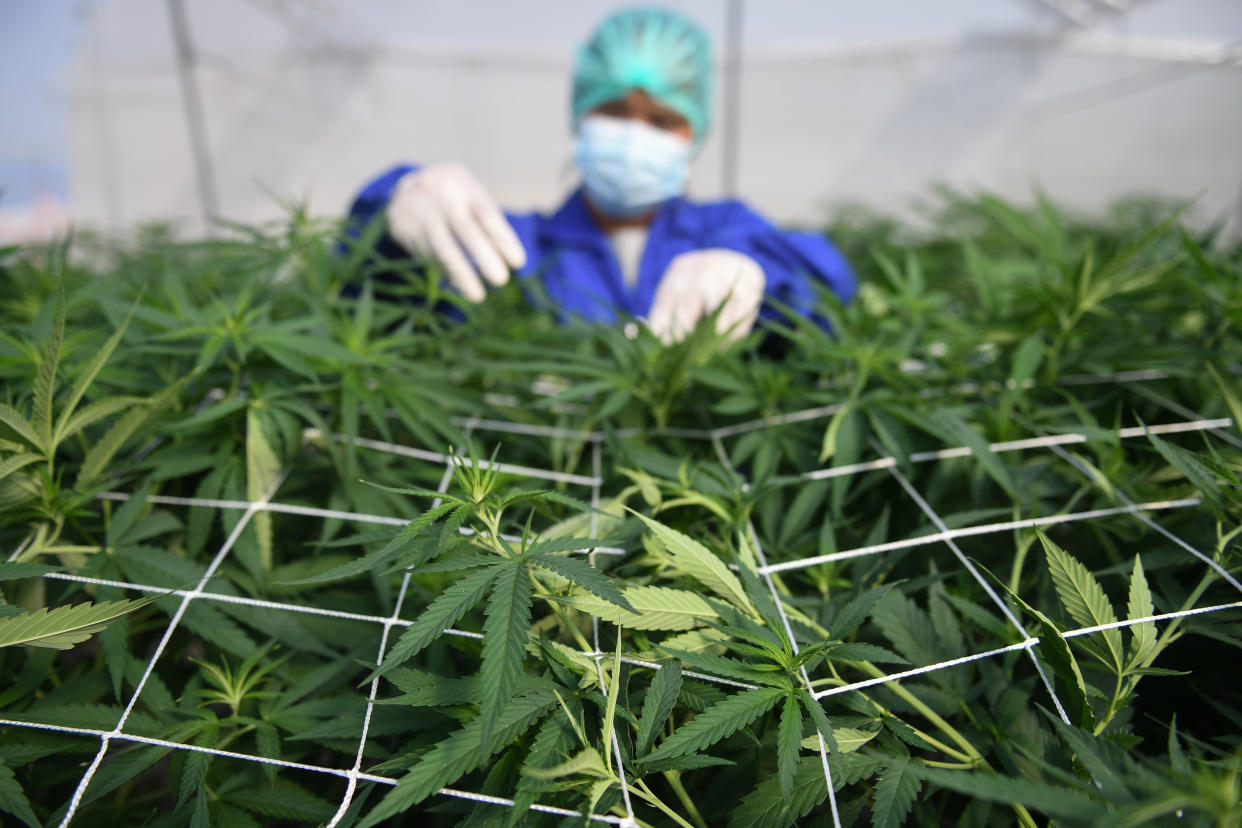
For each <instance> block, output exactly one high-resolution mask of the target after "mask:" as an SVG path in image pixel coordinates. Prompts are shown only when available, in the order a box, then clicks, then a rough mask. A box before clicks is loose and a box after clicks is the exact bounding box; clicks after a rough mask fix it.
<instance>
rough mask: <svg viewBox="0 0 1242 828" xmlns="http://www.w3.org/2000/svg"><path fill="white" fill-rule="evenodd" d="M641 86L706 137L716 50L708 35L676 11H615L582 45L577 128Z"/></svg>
mask: <svg viewBox="0 0 1242 828" xmlns="http://www.w3.org/2000/svg"><path fill="white" fill-rule="evenodd" d="M631 89H641V90H643V91H644V92H646V93H647V94H648V95H650V96H651V97H652V98H655V99H656V100H657V101H659V102H660V103H661V104H663V105H664V106H667V107H668V108H670V109H673V110H676V111H677V112H680V113H681V114H682V115H683V116H684V117H685V119H686V120H687V121H689V122H690V128H691V129H692V130H693V131H694V140H695V141H696V142H699V141H702V140H703V136H704V135H705V134H706V133H707V125H708V122H709V121H710V120H711V117H710V116H711V91H712V50H711V43H710V42H709V41H708V39H707V34H706V33H705V32H704V31H703V30H702V29H700V28H699V27H698V26H696V25H695V24H694V23H692V22H690V21H689V20H687V19H686V18H684V17H682V16H681V15H680V14H677V13H676V12H673V11H669V10H668V9H662V8H659V7H656V6H640V7H637V8H632V9H625V10H623V11H619V12H615V13H614V14H611V15H609V16H608V17H607V18H605V19H604V22H603V23H600V24H599V28H598V29H596V30H595V34H594V35H593V36H592V37H591V39H590V41H588V42H587V43H586V44H585V45H584V46H582V47H581V48H579V49H578V63H577V66H576V67H575V69H574V91H573V116H574V127H575V128H576V127H577V126H578V122H579V121H581V120H582V117H583V116H584V115H586V113H587V112H590V111H591V110H592V109H594V108H595V107H597V106H600V105H601V104H605V103H607V102H608V101H612V100H616V99H617V98H622V97H624V96H625V95H626V93H628V92H629V91H630V90H631Z"/></svg>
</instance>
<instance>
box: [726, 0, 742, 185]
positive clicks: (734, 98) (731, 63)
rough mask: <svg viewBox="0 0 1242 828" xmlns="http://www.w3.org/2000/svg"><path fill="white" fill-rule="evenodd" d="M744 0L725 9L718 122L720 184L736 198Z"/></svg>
mask: <svg viewBox="0 0 1242 828" xmlns="http://www.w3.org/2000/svg"><path fill="white" fill-rule="evenodd" d="M742 4H743V0H729V2H728V5H727V6H726V7H725V65H724V89H723V92H724V106H723V110H724V111H723V113H722V115H723V117H722V118H721V119H720V120H721V129H720V137H721V151H720V163H721V170H720V185H721V189H722V190H723V192H724V194H725V195H727V196H732V195H737V178H738V129H739V126H740V124H741V118H742V113H741V97H742V94H741V93H742V89H741V87H742V14H743V11H744V9H743V7H742Z"/></svg>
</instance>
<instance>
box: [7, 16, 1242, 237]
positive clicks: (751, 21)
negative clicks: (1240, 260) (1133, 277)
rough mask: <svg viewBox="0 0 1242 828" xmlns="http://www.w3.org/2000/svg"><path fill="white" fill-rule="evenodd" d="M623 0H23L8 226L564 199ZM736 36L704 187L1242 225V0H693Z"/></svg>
mask: <svg viewBox="0 0 1242 828" xmlns="http://www.w3.org/2000/svg"><path fill="white" fill-rule="evenodd" d="M619 5H622V4H618V3H615V2H595V0H580V1H579V2H573V3H569V2H563V0H522V1H521V2H511V1H510V2H505V1H504V0H351V1H350V2H345V0H39V2H35V0H0V10H2V11H0V66H2V67H3V71H2V72H0V111H3V112H4V114H5V117H4V126H3V129H0V189H2V190H3V192H2V193H0V241H13V240H24V239H33V238H40V237H45V236H47V235H49V234H55V233H60V232H63V231H64V229H65V228H66V227H67V226H69V225H70V224H73V225H77V226H82V227H88V228H91V229H94V230H100V231H105V232H127V231H129V230H132V229H133V228H135V227H136V226H137V225H139V224H140V223H143V222H149V221H162V222H171V223H173V224H175V225H176V226H177V227H178V228H180V229H181V230H182V231H183V232H185V233H187V234H194V233H201V232H204V231H205V230H206V229H207V227H208V226H209V222H208V221H207V218H206V217H208V216H219V217H222V218H225V219H228V220H236V221H243V222H256V221H264V220H268V219H278V218H280V217H281V216H283V215H285V214H286V213H287V210H288V205H289V204H291V203H306V204H308V205H309V207H310V209H311V212H312V213H313V214H315V215H321V216H336V215H340V214H341V213H343V211H344V210H345V209H346V207H347V205H348V203H349V201H350V199H351V196H352V195H353V193H354V192H355V191H356V190H357V189H358V188H359V187H360V186H361V185H362V184H363V183H364V182H365V181H366V180H367V179H368V178H369V177H371V176H372V175H374V174H376V173H377V172H379V171H381V170H382V169H384V168H385V167H387V166H390V165H391V164H393V163H395V162H397V161H401V160H408V161H414V162H432V161H447V160H457V161H461V162H464V163H465V164H466V165H468V166H469V167H471V168H472V169H473V170H474V171H475V172H476V174H477V175H478V176H479V177H480V178H481V179H482V181H483V182H484V183H485V184H486V185H487V186H489V187H490V189H491V190H492V192H493V193H494V194H495V196H496V197H497V199H498V200H499V201H500V202H501V203H502V204H503V205H504V206H506V207H508V208H512V209H519V210H522V209H538V210H550V209H552V208H554V207H555V206H556V205H557V204H558V203H559V201H560V200H561V199H562V198H563V196H564V195H565V194H566V193H567V192H568V191H569V190H570V189H572V187H573V186H574V184H575V180H574V176H573V173H572V170H571V167H570V162H569V151H570V136H569V107H568V100H569V83H570V74H571V67H572V61H573V50H574V48H575V47H576V45H577V44H579V43H581V42H582V41H584V40H585V39H586V38H587V36H588V35H589V33H590V31H591V29H592V28H593V27H594V25H595V24H596V23H597V22H598V21H599V20H600V18H602V17H603V16H604V14H606V13H607V12H608V11H610V10H612V9H614V8H617V7H618V6H619ZM667 5H669V6H671V7H673V8H677V9H679V10H681V11H682V12H684V13H686V14H687V15H689V16H691V17H693V18H694V19H695V20H697V21H698V22H699V23H701V24H702V25H703V26H704V27H705V28H706V29H707V30H708V32H709V33H710V34H711V36H712V37H713V39H714V43H715V46H716V51H717V56H718V75H717V85H716V99H717V106H716V109H715V121H714V126H713V129H712V132H711V134H710V135H709V137H708V139H707V141H706V143H705V145H704V147H703V152H702V155H701V156H700V158H699V160H698V161H697V164H696V167H695V169H694V174H693V177H692V180H691V194H692V196H694V197H697V198H714V197H719V196H722V195H729V194H738V195H741V196H742V197H744V198H745V199H746V200H747V201H749V202H750V203H751V204H752V205H753V206H754V207H756V208H757V209H759V210H760V211H762V212H765V213H766V214H768V215H769V216H771V217H773V218H776V219H778V220H780V221H782V222H787V223H795V224H801V225H809V226H819V225H822V224H824V223H825V222H826V221H827V220H828V219H829V218H830V217H831V216H832V215H833V214H834V212H835V211H836V210H838V209H840V207H841V206H842V205H846V204H862V205H866V206H868V207H870V208H873V209H875V210H878V211H881V212H885V213H890V214H895V215H898V216H904V217H907V218H909V217H910V216H912V215H914V211H915V208H916V207H917V205H919V204H920V202H927V201H928V199H929V195H930V193H931V188H932V186H933V185H934V184H937V183H944V184H949V185H951V186H954V187H957V188H961V189H965V190H967V191H976V190H980V189H986V190H989V191H992V192H995V193H997V194H999V195H1001V196H1003V197H1005V198H1008V199H1011V200H1014V201H1017V202H1019V203H1029V202H1030V201H1031V200H1032V198H1033V195H1034V193H1035V192H1036V190H1038V189H1042V190H1043V191H1045V192H1046V193H1048V194H1049V195H1050V196H1052V197H1053V198H1054V199H1055V200H1058V201H1060V202H1062V203H1064V204H1066V205H1068V206H1071V207H1076V208H1080V209H1083V210H1087V211H1098V210H1100V209H1102V208H1103V207H1104V206H1105V205H1107V204H1109V203H1111V202H1113V201H1115V200H1117V199H1118V198H1121V197H1126V196H1133V195H1158V196H1164V197H1167V198H1172V199H1178V200H1185V201H1193V202H1194V208H1193V218H1194V220H1195V221H1196V222H1198V223H1216V224H1223V225H1225V226H1227V228H1228V229H1229V232H1230V233H1231V234H1232V235H1235V236H1236V235H1242V0H942V2H935V3H929V2H925V1H924V0H871V2H867V3H859V2H857V0H680V1H676V0H675V1H674V2H668V3H667Z"/></svg>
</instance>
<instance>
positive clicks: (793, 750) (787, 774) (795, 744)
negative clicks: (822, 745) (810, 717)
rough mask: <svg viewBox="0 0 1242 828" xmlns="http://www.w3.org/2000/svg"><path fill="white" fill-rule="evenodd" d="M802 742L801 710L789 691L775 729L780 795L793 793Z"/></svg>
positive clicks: (788, 795)
mask: <svg viewBox="0 0 1242 828" xmlns="http://www.w3.org/2000/svg"><path fill="white" fill-rule="evenodd" d="M801 743H802V712H801V711H800V710H799V709H798V697H797V696H796V695H794V694H793V693H790V694H789V695H788V696H786V697H785V705H784V706H783V707H782V708H781V720H780V725H779V726H778V728H777V731H776V772H777V778H778V779H779V780H780V784H781V796H782V797H783V798H785V799H788V798H789V797H790V795H791V794H792V793H793V784H794V773H795V772H796V771H797V769H798V752H799V751H798V748H799V747H800V746H801Z"/></svg>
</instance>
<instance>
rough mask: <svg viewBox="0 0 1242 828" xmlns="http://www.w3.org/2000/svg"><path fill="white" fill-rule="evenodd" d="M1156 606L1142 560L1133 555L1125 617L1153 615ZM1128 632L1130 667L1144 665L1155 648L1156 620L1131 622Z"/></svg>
mask: <svg viewBox="0 0 1242 828" xmlns="http://www.w3.org/2000/svg"><path fill="white" fill-rule="evenodd" d="M1155 613H1156V608H1155V606H1154V605H1153V604H1152V601H1151V590H1150V589H1148V587H1147V577H1146V575H1144V574H1143V562H1142V560H1141V559H1140V557H1139V556H1138V555H1135V556H1134V569H1133V571H1131V573H1130V598H1129V601H1128V602H1127V604H1126V619H1127V620H1129V621H1135V620H1137V619H1139V618H1149V617H1151V616H1152V615H1155ZM1129 630H1130V634H1131V636H1133V637H1132V638H1131V639H1130V663H1129V666H1130V667H1146V666H1148V665H1149V664H1150V661H1151V656H1152V655H1153V654H1154V651H1155V648H1156V622H1154V621H1143V622H1141V623H1138V624H1131V625H1130V627H1129Z"/></svg>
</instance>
